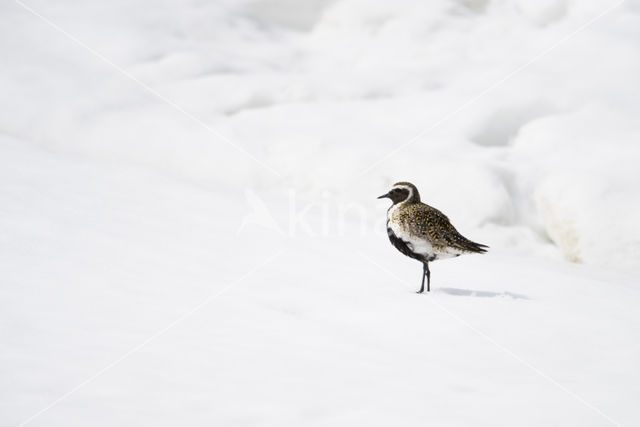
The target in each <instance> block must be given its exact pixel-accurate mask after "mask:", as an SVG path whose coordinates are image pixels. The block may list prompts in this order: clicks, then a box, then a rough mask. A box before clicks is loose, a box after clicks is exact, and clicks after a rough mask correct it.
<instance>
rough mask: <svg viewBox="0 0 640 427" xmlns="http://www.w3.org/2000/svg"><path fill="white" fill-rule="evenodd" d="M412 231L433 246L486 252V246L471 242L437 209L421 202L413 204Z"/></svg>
mask: <svg viewBox="0 0 640 427" xmlns="http://www.w3.org/2000/svg"><path fill="white" fill-rule="evenodd" d="M414 206H415V207H414V208H413V209H414V213H413V215H414V218H416V221H415V222H413V223H412V224H411V228H412V230H411V231H412V233H414V234H417V235H419V236H422V237H424V238H426V239H429V240H430V241H431V242H432V244H433V245H434V246H441V247H449V248H454V249H459V250H461V251H466V252H486V249H485V248H487V246H485V245H482V244H480V243H475V242H472V241H471V240H469V239H467V238H466V237H464V236H463V235H462V234H460V233H459V232H458V230H456V228H455V227H454V226H453V224H451V221H449V218H447V216H446V215H445V214H443V213H442V212H440V211H439V210H438V209H436V208H434V207H431V206H429V205H425V204H423V203H420V204H415V205H414Z"/></svg>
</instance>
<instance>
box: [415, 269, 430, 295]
mask: <svg viewBox="0 0 640 427" xmlns="http://www.w3.org/2000/svg"><path fill="white" fill-rule="evenodd" d="M427 271H429V267H427V263H426V262H423V263H422V286H420V290H419V291H418V293H419V294H421V293H423V292H424V278H425V277H426V276H427ZM427 286H429V285H428V284H427Z"/></svg>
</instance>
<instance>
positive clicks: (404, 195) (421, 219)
mask: <svg viewBox="0 0 640 427" xmlns="http://www.w3.org/2000/svg"><path fill="white" fill-rule="evenodd" d="M384 198H388V199H391V201H392V202H393V204H392V205H391V207H390V208H389V210H388V211H387V234H388V236H389V240H390V241H391V244H392V245H393V246H395V248H396V249H398V250H399V251H400V252H402V253H403V254H404V255H406V256H408V257H410V258H413V259H415V260H418V261H420V262H421V263H422V285H421V287H420V290H419V291H418V293H419V294H421V293H423V292H424V282H425V278H426V281H427V292H430V291H431V271H430V270H429V263H430V262H431V261H436V260H439V259H445V258H453V257H457V256H460V255H462V254H469V253H479V254H482V253H485V252H487V249H489V247H488V246H487V245H483V244H481V243H476V242H473V241H471V240H469V239H467V238H466V237H464V236H463V235H462V234H460V233H459V232H458V230H456V228H455V227H454V226H453V225H452V224H451V222H450V221H449V218H447V216H446V215H445V214H443V213H442V212H440V211H439V210H438V209H436V208H434V207H431V206H429V205H427V204H424V203H422V202H421V201H420V193H418V189H417V188H416V186H415V185H413V184H411V183H410V182H397V183H395V184H394V185H393V187H392V188H391V190H389V192H387V193H386V194H383V195H382V196H380V197H378V199H384Z"/></svg>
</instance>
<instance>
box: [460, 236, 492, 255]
mask: <svg viewBox="0 0 640 427" xmlns="http://www.w3.org/2000/svg"><path fill="white" fill-rule="evenodd" d="M460 249H462V250H464V251H467V252H473V253H477V254H483V253H485V252H487V249H489V246H487V245H483V244H482V243H476V242H472V241H471V240H468V239H465V241H464V242H460Z"/></svg>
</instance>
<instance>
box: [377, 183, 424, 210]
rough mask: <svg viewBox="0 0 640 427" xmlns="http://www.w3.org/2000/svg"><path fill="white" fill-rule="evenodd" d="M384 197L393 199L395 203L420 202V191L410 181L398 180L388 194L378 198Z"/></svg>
mask: <svg viewBox="0 0 640 427" xmlns="http://www.w3.org/2000/svg"><path fill="white" fill-rule="evenodd" d="M384 198H388V199H391V201H392V202H393V204H394V205H395V204H398V203H402V202H409V203H419V202H420V193H418V189H417V188H416V186H415V185H413V184H411V183H410V182H396V183H395V184H393V187H391V190H389V192H388V193H387V194H383V195H382V196H380V197H378V199H384Z"/></svg>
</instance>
